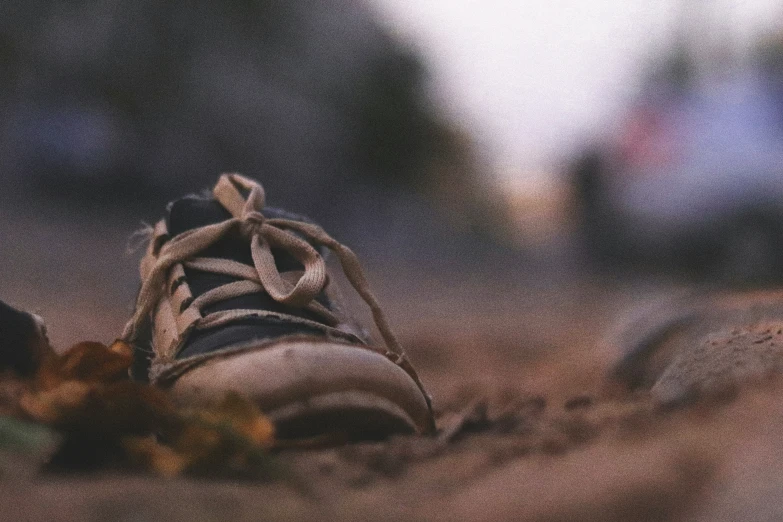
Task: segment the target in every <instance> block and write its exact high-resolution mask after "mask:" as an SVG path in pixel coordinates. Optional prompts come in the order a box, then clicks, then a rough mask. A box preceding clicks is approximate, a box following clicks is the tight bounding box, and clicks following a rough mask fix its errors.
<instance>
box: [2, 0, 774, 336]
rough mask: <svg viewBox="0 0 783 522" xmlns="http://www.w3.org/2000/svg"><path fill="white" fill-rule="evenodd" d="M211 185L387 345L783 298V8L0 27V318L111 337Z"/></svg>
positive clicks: (116, 18)
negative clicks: (142, 261)
mask: <svg viewBox="0 0 783 522" xmlns="http://www.w3.org/2000/svg"><path fill="white" fill-rule="evenodd" d="M224 171H239V172H242V173H244V174H246V175H250V176H253V177H256V178H258V179H260V180H261V181H262V182H263V184H264V185H265V187H266V189H267V193H268V200H269V202H270V203H271V204H273V205H277V206H283V207H286V208H288V209H290V210H293V211H296V212H300V213H303V214H307V215H309V216H310V217H312V218H314V219H316V220H317V221H320V222H321V223H322V224H323V225H324V226H325V227H326V228H327V230H329V231H331V232H332V233H333V235H335V236H336V237H337V238H338V239H340V240H342V241H343V242H345V243H348V244H350V245H351V246H353V247H355V248H356V250H357V251H358V252H359V254H360V255H361V256H362V257H363V258H364V259H366V260H367V262H368V265H369V267H370V270H371V272H372V274H373V279H374V281H375V282H376V285H377V287H378V288H379V293H381V294H382V297H383V298H384V300H385V301H387V302H388V301H391V302H392V305H393V306H392V308H393V309H395V310H396V312H393V318H394V322H395V323H397V324H399V325H407V324H409V323H410V322H411V321H414V320H415V319H420V318H421V317H422V314H423V315H424V316H426V317H427V318H428V319H432V320H442V321H444V323H443V324H444V325H448V326H444V327H448V328H451V327H453V324H452V323H448V318H450V317H452V318H453V317H455V316H460V317H461V316H464V315H466V314H467V315H471V314H473V315H472V317H473V319H471V320H469V321H468V326H467V327H469V326H470V325H471V324H474V322H475V321H478V319H476V313H477V312H476V311H477V310H478V311H481V313H484V314H486V315H490V316H494V317H496V318H497V317H505V316H504V315H503V314H504V313H506V311H507V310H509V309H515V310H519V307H520V306H522V307H523V308H524V307H527V308H528V309H530V310H534V309H538V308H540V307H542V306H543V305H542V303H544V304H546V303H550V304H551V303H552V302H558V303H559V302H568V303H577V304H579V303H584V302H589V301H590V300H592V299H593V297H592V296H593V295H594V294H593V293H591V292H592V291H593V290H591V289H593V288H595V287H606V286H610V287H611V286H612V285H615V286H617V285H620V286H623V287H630V288H633V289H635V290H634V292H636V293H637V294H638V293H640V292H642V290H639V289H644V291H645V292H654V291H655V289H656V288H660V287H661V285H672V284H674V285H692V284H707V285H736V284H740V285H750V284H761V283H763V284H766V283H769V282H771V281H776V280H782V279H783V4H781V2H780V1H774V0H746V1H742V2H740V1H730V0H661V1H659V2H647V1H642V0H634V1H628V0H594V1H591V2H584V1H580V0H559V1H551V0H550V1H546V2H545V1H538V0H536V1H529V2H515V1H510V0H485V1H483V2H476V1H473V0H421V1H418V2H411V1H407V0H364V1H360V0H287V1H285V2H276V1H270V0H224V1H222V2H206V1H200V0H194V1H189V2H178V1H171V2H152V1H147V0H140V1H136V2H127V1H120V0H107V1H100V2H98V1H93V0H80V1H75V2H54V1H51V0H29V1H27V2H18V1H7V2H2V3H1V4H0V204H1V205H2V206H1V207H0V214H2V218H1V220H0V244H2V250H1V251H0V268H1V269H2V270H3V279H2V280H0V298H2V299H4V300H8V301H10V302H12V303H14V304H16V305H18V306H22V307H26V308H30V309H37V310H38V311H39V312H41V313H42V314H43V315H44V316H45V317H46V318H47V319H49V321H50V323H53V324H54V325H55V328H54V330H55V333H54V337H55V339H56V340H60V341H61V342H70V341H73V340H76V339H80V338H83V337H93V338H101V339H105V338H111V337H112V336H113V335H116V334H113V332H117V331H118V330H119V328H120V327H121V325H122V321H123V320H124V317H125V315H126V314H127V312H128V310H129V307H130V304H131V302H132V299H133V294H134V291H135V285H136V284H137V283H136V263H137V260H136V257H134V256H132V255H126V254H125V250H126V243H127V240H128V237H129V236H130V235H131V233H132V232H133V231H134V230H135V229H137V228H139V226H140V223H141V222H142V221H144V222H154V221H155V220H157V219H158V218H159V217H160V215H161V213H162V209H163V208H164V205H165V203H166V202H167V201H169V200H171V199H172V198H175V197H177V196H180V195H182V194H184V193H188V192H195V191H199V190H201V189H203V188H206V187H209V186H211V184H212V183H214V181H215V179H216V177H217V175H218V174H219V173H221V172H224ZM574 296H577V297H574ZM520 302H521V303H522V304H521V305H520ZM569 306H570V305H569ZM468 312H470V313H468ZM395 314H396V315H395ZM539 315H541V314H539ZM471 321H473V322H471ZM501 322H502V321H501ZM402 328H404V326H402ZM57 332H59V333H57Z"/></svg>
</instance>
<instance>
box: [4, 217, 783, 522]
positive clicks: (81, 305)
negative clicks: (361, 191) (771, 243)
mask: <svg viewBox="0 0 783 522" xmlns="http://www.w3.org/2000/svg"><path fill="white" fill-rule="evenodd" d="M3 213H4V214H5V216H4V219H3V220H2V222H0V237H2V238H3V239H2V241H3V251H2V256H3V257H2V260H1V261H2V265H0V268H2V270H3V274H4V275H3V280H2V286H1V287H0V290H1V291H2V294H0V298H2V299H3V300H6V301H8V302H10V303H13V304H15V305H17V306H19V307H23V308H27V309H30V310H36V311H38V312H39V313H40V314H41V315H43V316H44V317H45V318H46V319H47V322H48V323H49V328H50V335H51V337H52V340H53V342H54V344H55V345H56V346H59V347H65V346H68V345H70V344H72V343H74V342H76V341H80V340H85V339H96V340H100V341H110V340H112V339H113V337H115V336H116V335H117V332H119V331H120V329H121V327H122V324H123V321H124V320H125V318H126V316H127V313H128V309H129V303H130V302H131V300H132V297H133V292H134V289H135V261H134V259H133V258H132V257H128V256H125V255H124V254H123V252H124V249H125V244H126V239H127V235H128V232H130V231H132V229H133V228H134V227H135V226H136V224H137V223H136V222H134V221H133V220H131V219H125V218H124V217H122V216H119V217H116V219H111V220H109V221H108V222H105V221H104V222H101V221H99V220H96V219H89V218H83V219H82V218H74V217H73V215H71V214H68V213H67V212H65V211H61V210H59V211H58V210H56V209H47V210H46V211H45V212H43V213H42V212H40V211H39V210H36V209H25V208H24V207H20V206H13V205H11V204H9V203H7V202H6V204H4V206H3ZM370 268H371V279H372V281H373V282H374V283H375V288H376V291H377V293H378V294H379V296H380V298H381V301H382V302H383V303H385V304H386V307H387V309H388V312H389V315H390V318H391V321H392V323H393V324H394V325H395V326H396V327H397V330H398V332H399V334H400V337H401V338H402V340H403V341H404V345H405V346H406V347H407V349H408V351H409V353H410V355H411V358H412V360H413V361H414V363H415V364H416V365H417V368H418V369H419V371H420V374H421V376H422V379H423V380H424V382H425V384H426V385H427V386H428V387H429V389H430V391H431V393H432V395H433V396H434V401H435V407H436V410H437V415H438V425H439V430H440V431H439V434H438V436H437V437H435V438H417V437H402V438H395V439H392V440H389V441H386V442H382V443H365V444H355V445H350V446H346V447H340V448H331V449H311V450H285V451H279V452H277V453H276V454H275V455H274V463H275V466H276V467H279V469H281V470H283V472H282V475H283V476H284V477H285V478H284V479H276V480H270V481H266V482H247V481H232V480H226V479H209V478H199V479H196V478H177V479H161V478H154V477H149V476H146V475H140V474H120V473H116V472H112V473H98V474H96V473H92V474H79V475H63V474H45V475H40V474H38V475H31V474H29V473H25V472H24V471H23V469H22V468H21V467H20V468H19V469H17V468H14V467H13V466H12V465H11V466H10V467H9V465H8V464H6V468H5V473H4V475H3V478H2V480H0V504H2V506H3V509H2V510H0V519H2V520H85V521H109V520H122V521H157V520H183V521H184V520H187V521H189V522H196V521H211V520H312V519H318V520H368V519H373V520H488V521H489V520H563V521H565V520H610V521H611V520H617V521H620V520H698V521H705V522H706V521H714V520H780V519H783V502H781V501H780V499H781V498H783V479H781V478H780V477H781V476H783V444H781V442H780V435H779V434H780V433H781V432H783V401H781V399H780V397H781V394H783V383H780V382H777V380H772V381H770V382H767V383H764V384H763V385H755V386H752V387H746V388H744V389H742V390H740V391H739V392H738V393H736V394H733V395H731V396H726V397H721V398H718V399H714V400H711V401H708V402H703V403H700V404H696V405H693V406H690V407H687V408H684V409H680V410H674V411H660V410H659V409H656V408H654V407H653V406H652V405H651V403H650V402H649V400H648V399H647V397H645V396H644V395H629V394H618V393H617V390H616V389H613V388H611V387H609V386H607V385H606V382H605V379H604V375H605V372H606V369H607V368H608V367H609V366H610V365H611V364H612V363H613V362H614V361H615V360H617V357H618V356H619V354H618V353H617V351H616V350H617V349H616V347H615V346H612V344H611V343H609V342H607V341H606V339H607V337H606V333H607V332H608V331H610V330H611V328H612V325H613V324H615V323H616V321H617V320H618V318H622V317H624V316H625V315H626V314H627V313H628V311H629V310H632V309H633V308H634V307H635V306H637V305H639V304H643V303H645V302H647V301H648V300H650V299H651V298H653V297H655V296H660V295H665V294H667V293H671V292H673V291H675V289H674V288H673V287H671V286H669V285H665V284H660V283H658V284H652V283H644V284H643V283H641V282H638V281H630V282H629V281H627V280H626V281H614V280H611V279H610V278H608V279H607V278H604V279H601V280H595V279H593V280H588V279H586V278H584V277H581V276H579V275H578V274H577V273H576V272H574V271H563V272H557V271H555V272H557V273H554V272H553V273H549V272H540V271H539V272H535V273H531V272H530V271H527V270H526V269H525V267H524V266H522V267H516V268H515V267H513V266H497V267H493V266H490V267H488V268H487V269H485V270H482V271H479V272H473V273H471V274H465V273H461V272H455V271H449V270H438V269H437V267H430V268H429V269H423V270H422V271H421V273H414V272H411V271H406V272H404V273H400V272H399V271H398V270H396V269H395V268H394V267H389V266H386V265H384V264H383V263H380V262H372V263H370ZM575 274H577V275H575ZM677 290H680V289H677Z"/></svg>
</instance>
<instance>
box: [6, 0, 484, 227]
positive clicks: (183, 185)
mask: <svg viewBox="0 0 783 522" xmlns="http://www.w3.org/2000/svg"><path fill="white" fill-rule="evenodd" d="M426 81H427V78H426V74H425V70H424V67H423V66H422V64H421V61H420V60H419V59H418V57H416V56H415V55H414V54H413V53H411V52H410V51H409V50H407V49H404V48H402V47H401V46H400V45H399V44H398V42H395V41H394V40H393V39H392V38H391V37H390V36H389V35H388V34H386V33H385V32H384V30H383V29H382V28H381V27H380V26H379V25H378V24H377V23H376V22H375V21H374V19H373V17H372V16H371V13H370V12H369V10H368V9H367V8H365V6H364V4H363V3H361V2H356V1H353V0H288V1H286V2H275V1H272V0H225V1H223V2H209V1H207V0H187V1H185V0H172V1H170V2H158V1H153V0H137V1H135V2H129V1H127V0H107V1H104V0H101V1H98V0H81V1H77V2H56V1H54V0H30V1H28V2H17V1H11V2H3V3H0V94H2V98H3V100H4V102H0V122H1V123H0V172H3V174H2V176H4V177H5V181H7V182H8V181H10V182H11V184H13V183H15V182H17V181H18V180H20V179H30V180H32V181H33V182H34V183H37V184H38V185H39V186H40V187H44V188H46V189H47V190H49V191H50V192H52V193H54V194H56V195H57V196H60V197H65V198H69V199H70V200H71V201H76V202H86V201H88V200H89V201H90V202H91V204H92V202H93V200H94V199H95V196H96V194H101V197H102V198H105V199H106V200H107V201H110V202H112V203H114V204H116V203H118V202H125V203H126V204H127V205H136V204H137V203H136V202H137V201H144V202H146V203H148V204H149V205H150V206H151V207H152V208H157V207H159V205H160V203H161V202H163V201H165V200H168V199H170V198H172V197H175V196H177V195H179V194H181V193H182V192H183V191H190V190H193V189H194V188H196V187H200V186H207V185H209V184H210V183H211V182H212V181H213V180H214V178H215V176H216V174H217V173H218V172H221V171H226V170H238V171H242V172H245V173H247V174H249V175H253V176H257V177H259V178H260V179H261V180H262V181H263V182H264V184H265V185H266V186H267V188H268V190H269V192H270V194H272V198H273V199H272V202H273V203H275V204H280V205H284V206H287V205H290V206H292V207H294V208H297V209H299V210H301V211H303V212H306V213H310V214H312V215H313V216H315V217H317V218H319V219H321V220H323V221H326V222H327V223H326V224H327V225H328V224H329V223H328V222H329V221H330V220H333V219H334V220H336V218H335V217H334V215H335V214H336V212H335V208H338V209H341V207H342V206H343V205H344V204H346V203H348V202H349V200H350V199H351V198H355V197H356V195H357V194H359V195H363V196H366V197H368V198H370V199H373V198H375V200H374V203H378V200H379V199H384V198H394V194H395V193H397V192H398V191H408V190H419V191H423V192H425V193H429V194H437V193H439V192H443V191H447V190H449V191H451V193H454V188H455V187H467V186H469V185H470V184H471V183H472V182H473V181H474V180H475V172H474V171H473V167H475V162H472V160H471V159H470V152H469V143H467V142H466V140H464V139H463V138H460V139H457V140H455V139H453V138H454V137H455V136H456V133H454V132H453V131H452V130H450V129H449V127H448V126H447V125H445V124H444V123H443V122H442V121H441V120H440V119H439V118H438V117H437V115H436V114H435V111H434V109H433V108H432V107H431V105H430V104H429V103H428V101H427V100H426V97H425V95H424V87H425V84H426ZM447 164H448V165H452V166H454V167H455V168H450V169H444V168H443V165H447ZM433 165H439V166H440V167H438V168H433ZM436 172H437V174H435V173H436ZM433 176H434V177H433ZM0 181H2V180H0ZM373 186H376V187H380V190H375V189H372V188H371V187H373ZM355 187H360V188H359V189H358V192H357V191H356V190H354V188H355ZM361 187H364V188H361ZM368 187H369V188H368ZM471 193H475V191H471V190H469V189H467V188H465V189H464V190H463V193H462V195H461V196H460V197H470V194H471ZM150 194H155V196H150ZM112 195H113V196H114V197H111V196H112ZM371 204H372V203H371ZM384 204H387V203H385V202H384Z"/></svg>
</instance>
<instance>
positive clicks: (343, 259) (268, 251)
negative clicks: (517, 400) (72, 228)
mask: <svg viewBox="0 0 783 522" xmlns="http://www.w3.org/2000/svg"><path fill="white" fill-rule="evenodd" d="M243 190H244V191H247V197H244V196H243V194H242V192H241V191H243ZM213 195H214V197H215V199H216V200H217V201H218V202H219V203H220V204H221V205H222V206H223V207H224V208H225V209H226V210H227V211H228V212H229V213H230V214H231V216H232V217H231V218H230V219H228V220H225V221H222V222H220V223H215V224H212V225H206V226H204V227H200V228H196V229H192V230H188V231H186V232H183V233H182V234H179V235H177V236H175V237H173V238H171V239H170V240H168V241H166V242H165V243H163V244H162V245H160V246H159V249H158V251H157V256H155V257H154V258H152V259H151V260H149V262H148V264H147V266H142V272H143V273H145V274H146V275H143V276H142V278H143V282H142V287H141V290H140V291H139V295H138V298H137V302H136V309H135V312H134V315H133V317H132V318H131V320H130V321H129V322H128V324H127V325H126V326H125V330H124V332H123V335H122V338H123V339H124V340H126V341H128V342H131V343H132V342H133V341H134V340H135V339H136V337H137V334H138V331H139V328H140V327H141V325H142V324H143V323H144V321H145V320H147V318H149V316H150V314H151V313H152V312H153V310H154V308H155V306H156V305H157V303H158V301H159V300H160V299H161V298H162V297H163V296H164V294H165V292H166V278H167V274H168V272H169V270H170V269H171V268H172V267H173V266H174V265H176V264H179V263H182V264H183V265H184V266H185V267H188V268H193V269H197V270H202V271H207V272H213V273H219V274H225V275H230V276H233V277H235V278H237V279H238V281H235V282H233V283H228V284H226V285H222V286H219V287H217V288H214V289H212V290H209V291H207V292H205V293H203V294H202V295H200V296H199V297H197V298H196V299H194V300H193V301H192V303H189V306H188V307H187V309H188V311H191V312H192V313H193V314H194V318H193V321H192V326H193V327H195V328H208V327H210V326H216V325H218V324H220V323H222V322H226V320H228V321H230V320H233V319H236V318H237V315H236V314H233V315H232V312H214V313H212V314H209V315H207V316H202V314H201V310H203V309H204V307H206V306H209V305H211V304H214V303H216V302H219V301H223V300H226V299H231V298H234V297H238V296H241V295H247V294H251V293H257V292H260V291H264V292H266V293H267V294H269V296H270V297H272V299H274V300H275V301H277V302H278V303H281V304H284V305H287V306H290V307H293V308H304V309H307V310H309V311H311V312H313V313H315V314H317V315H318V316H319V317H320V318H322V319H323V320H324V322H325V323H326V324H327V325H329V326H335V325H337V324H338V323H339V320H338V318H337V317H335V315H334V314H333V313H332V312H331V311H330V310H328V309H327V308H326V307H325V306H323V305H322V304H320V303H318V302H317V301H316V300H315V299H316V297H317V296H318V295H319V294H320V293H321V292H322V291H323V290H324V288H325V286H326V284H327V282H328V278H327V272H326V263H325V261H324V259H323V257H322V256H321V255H320V253H319V252H318V251H317V250H316V249H315V248H314V247H313V244H316V245H321V246H324V247H326V248H328V249H329V250H331V251H332V252H334V253H335V255H336V256H337V258H338V259H339V261H340V264H341V266H342V269H343V272H344V273H345V276H346V278H347V279H348V281H349V282H350V283H351V286H352V287H353V288H354V289H355V290H356V292H357V293H358V294H359V296H360V297H361V298H362V300H364V302H365V303H366V304H367V305H368V307H369V308H370V310H371V312H372V316H373V320H374V321H375V325H376V326H377V328H378V331H379V332H380V334H381V336H382V337H383V340H384V342H385V344H386V348H387V352H386V355H387V356H388V357H389V358H390V359H392V360H393V361H395V362H396V363H397V364H399V365H400V366H402V367H403V368H404V369H406V371H408V370H409V369H410V370H412V369H411V368H410V364H409V363H408V361H407V358H406V357H405V354H404V352H403V350H402V347H401V346H400V344H399V343H398V342H397V339H396V338H395V336H394V334H393V333H392V331H391V329H390V327H389V324H388V322H387V320H386V317H385V316H384V314H383V312H382V310H381V308H380V306H379V305H378V302H377V301H376V300H375V297H374V296H373V295H372V293H371V292H370V290H369V284H368V282H367V279H366V277H365V276H364V272H363V271H362V269H361V266H360V265H359V261H358V259H357V257H356V254H354V253H353V251H352V250H351V249H349V248H348V247H346V246H344V245H342V244H340V243H339V242H337V241H336V240H335V239H333V238H332V237H331V236H329V235H328V234H327V233H326V232H325V231H324V230H323V229H322V228H321V227H319V226H317V225H314V224H311V223H305V222H302V221H296V220H291V219H281V218H273V219H267V218H266V217H265V216H264V215H263V213H262V210H263V208H264V204H265V194H264V189H263V188H262V187H261V185H259V184H258V183H256V182H255V181H253V180H251V179H249V178H246V177H244V176H240V175H238V174H224V175H222V176H221V177H220V180H219V181H218V183H217V185H215V188H214V190H213ZM236 231H239V233H240V234H242V236H243V237H245V238H248V239H249V240H250V251H251V254H252V259H253V266H248V265H245V264H243V263H239V262H237V261H233V260H230V259H218V258H204V257H196V256H197V255H198V254H199V252H201V251H203V250H204V249H206V248H207V247H209V246H210V245H212V244H214V243H215V242H217V241H219V240H220V239H221V238H223V237H224V236H226V235H227V234H229V233H232V232H236ZM272 248H276V249H279V250H283V251H285V252H287V253H288V254H290V255H291V256H292V257H293V258H295V259H296V260H297V261H299V262H300V263H301V264H302V266H303V267H304V273H303V274H302V275H301V277H299V278H298V280H297V281H296V282H295V283H292V282H290V281H288V280H287V279H286V278H284V277H283V275H282V274H281V273H280V272H279V271H278V269H277V266H276V264H275V259H274V256H273V255H272ZM143 265H144V263H143ZM180 312H181V313H182V312H184V310H181V311H180ZM226 313H227V314H228V315H225V314H226ZM417 381H418V379H417Z"/></svg>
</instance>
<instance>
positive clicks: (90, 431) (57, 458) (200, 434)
mask: <svg viewBox="0 0 783 522" xmlns="http://www.w3.org/2000/svg"><path fill="white" fill-rule="evenodd" d="M132 357H133V350H132V348H131V347H130V346H129V345H127V344H126V343H124V342H122V341H115V342H114V343H112V344H111V345H109V346H105V345H103V344H101V343H96V342H82V343H79V344H76V345H75V346H73V347H71V348H70V349H69V350H67V351H66V352H64V353H63V354H62V355H55V354H54V353H53V352H52V353H51V354H50V355H49V356H47V357H46V358H44V360H43V361H42V363H41V365H40V366H39V367H38V369H37V371H36V372H35V374H34V375H33V376H32V377H31V378H29V379H19V378H15V377H12V376H10V375H9V376H8V378H7V379H5V380H3V381H0V383H2V385H3V386H1V387H2V389H3V391H4V392H6V393H3V394H0V397H2V398H3V399H4V403H7V405H6V407H5V408H4V411H3V412H4V413H6V416H4V417H3V416H0V447H2V449H5V448H11V449H13V448H16V449H22V450H24V451H26V452H28V453H36V452H38V453H41V452H43V451H44V449H45V450H46V452H48V454H49V457H48V458H46V459H43V460H44V461H46V462H47V463H48V465H49V467H50V468H52V469H57V470H73V469H94V468H105V467H131V468H136V469H139V468H140V469H145V470H150V471H152V472H155V473H157V474H160V475H163V476H174V475H178V474H181V473H196V474H205V473H211V474H217V475H220V474H228V475H231V476H252V477H256V478H257V477H261V476H264V474H265V473H266V472H267V470H268V468H269V466H268V462H269V453H268V450H269V449H270V448H271V447H272V446H273V445H274V440H275V439H274V426H273V424H272V423H271V421H270V420H269V419H267V418H266V417H265V416H264V415H263V414H262V413H261V412H260V411H259V410H258V409H257V407H256V406H255V405H254V404H252V403H250V402H249V401H247V400H245V399H243V398H242V397H240V396H238V395H228V396H226V397H225V398H224V400H223V401H222V402H218V403H217V404H215V405H214V406H210V407H204V408H191V409H183V408H178V407H176V406H175V405H174V404H173V403H172V402H171V401H170V400H169V398H168V397H167V395H166V394H165V392H164V391H162V390H160V389H158V388H155V387H152V386H149V385H147V384H144V383H140V382H134V381H131V380H130V379H129V377H128V369H129V368H130V365H131V362H132ZM11 390H14V391H13V392H12V391H11ZM4 428H5V429H6V432H9V433H10V435H7V434H6V435H4V433H5V432H3V431H2V430H3V429H4ZM36 430H39V431H42V432H43V433H47V434H49V437H48V438H47V437H43V436H40V437H38V438H37V439H36V437H29V436H26V435H25V433H27V432H30V433H32V432H34V431H36ZM3 437H5V439H4V438H3ZM14 437H15V438H14ZM16 439H20V440H21V439H25V440H33V441H34V440H39V439H40V440H44V439H45V440H46V441H47V444H44V443H41V444H40V445H36V444H34V443H31V444H30V445H28V446H25V447H20V446H19V445H18V444H17V445H16V446H14V444H11V443H8V442H7V441H9V440H10V441H14V440H16ZM52 440H58V441H59V443H57V444H55V445H54V448H52V443H51V441H52ZM39 460H41V459H39Z"/></svg>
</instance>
